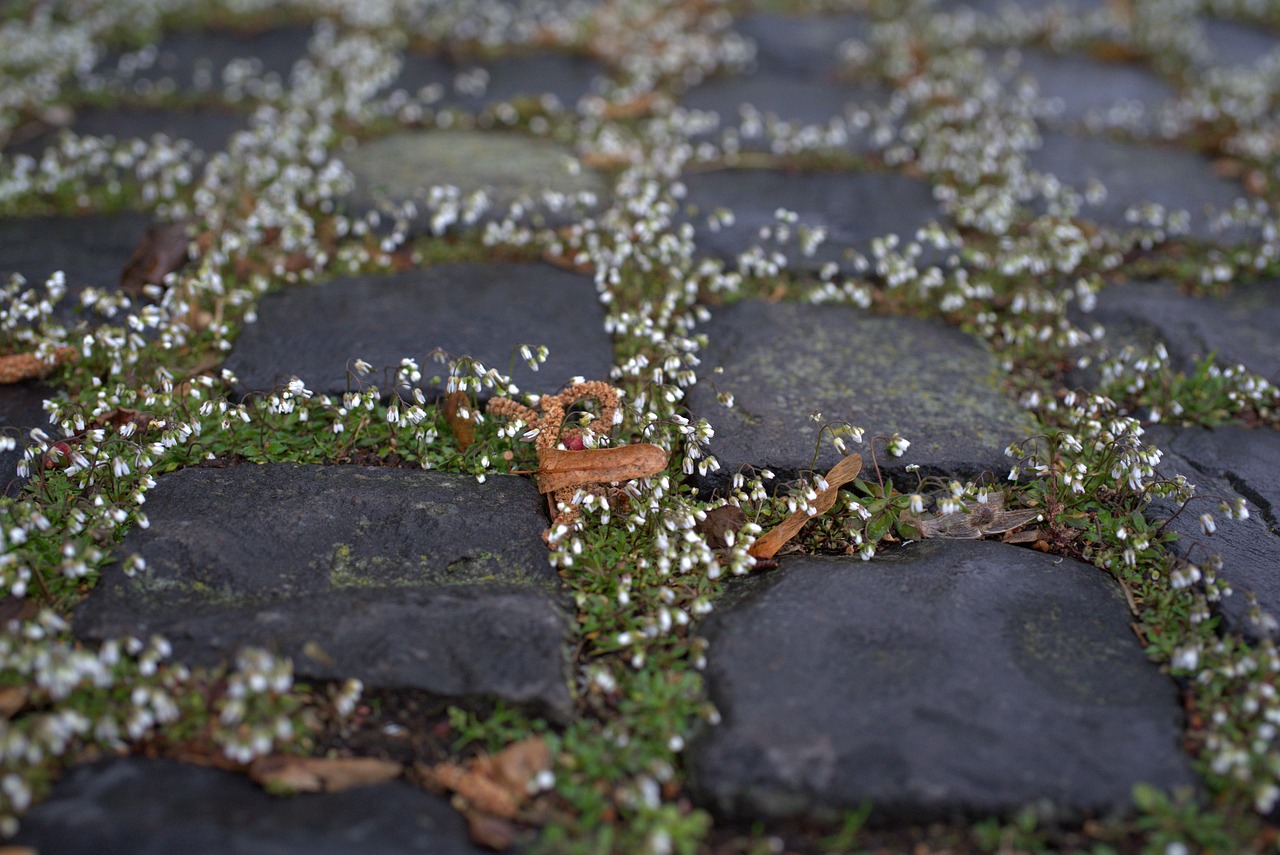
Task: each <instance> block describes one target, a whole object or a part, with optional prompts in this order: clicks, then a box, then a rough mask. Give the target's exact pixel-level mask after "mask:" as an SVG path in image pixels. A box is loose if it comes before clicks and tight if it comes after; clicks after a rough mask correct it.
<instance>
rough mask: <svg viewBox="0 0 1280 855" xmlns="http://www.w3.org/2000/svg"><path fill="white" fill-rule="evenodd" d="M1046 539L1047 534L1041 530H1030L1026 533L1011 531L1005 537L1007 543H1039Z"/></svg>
mask: <svg viewBox="0 0 1280 855" xmlns="http://www.w3.org/2000/svg"><path fill="white" fill-rule="evenodd" d="M1044 539H1045V533H1044V531H1043V530H1042V529H1039V528H1029V529H1026V530H1024V531H1010V532H1007V533H1006V534H1005V536H1004V542H1005V543H1037V542H1039V541H1042V540H1044Z"/></svg>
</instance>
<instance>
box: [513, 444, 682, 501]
mask: <svg viewBox="0 0 1280 855" xmlns="http://www.w3.org/2000/svg"><path fill="white" fill-rule="evenodd" d="M665 468H667V453H666V452H665V451H663V450H662V449H661V448H659V447H658V446H656V445H650V444H649V443H637V444H636V445H622V446H618V447H617V448H589V449H586V450H584V451H561V450H560V449H555V448H553V449H548V450H546V451H543V452H541V453H540V454H539V455H538V491H539V492H541V493H553V492H555V491H556V490H563V489H566V488H573V487H583V486H586V485H588V484H609V483H612V482H614V481H630V480H631V479H632V478H647V477H648V476H650V475H656V474H658V473H659V472H661V471H662V470H663V469H665Z"/></svg>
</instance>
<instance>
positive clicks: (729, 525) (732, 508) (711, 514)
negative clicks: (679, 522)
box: [693, 505, 747, 549]
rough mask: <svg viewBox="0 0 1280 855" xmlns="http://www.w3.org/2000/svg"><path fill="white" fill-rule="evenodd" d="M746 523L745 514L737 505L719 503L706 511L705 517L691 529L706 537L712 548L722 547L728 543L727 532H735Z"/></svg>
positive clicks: (708, 544)
mask: <svg viewBox="0 0 1280 855" xmlns="http://www.w3.org/2000/svg"><path fill="white" fill-rule="evenodd" d="M746 524H747V515H746V514H745V513H743V511H742V508H740V507H738V506H737V505H721V506H720V507H718V508H712V509H711V510H709V511H707V516H706V519H703V520H700V521H699V522H698V523H697V524H696V525H694V527H693V530H694V531H696V532H698V534H701V535H702V536H703V537H705V538H706V539H707V546H710V547H711V548H712V549H724V548H725V547H727V546H728V545H729V539H728V536H727V535H728V534H729V532H733V533H735V534H737V532H738V531H739V530H740V529H741V528H742V527H743V526H744V525H746Z"/></svg>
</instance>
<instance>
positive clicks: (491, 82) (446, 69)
mask: <svg viewBox="0 0 1280 855" xmlns="http://www.w3.org/2000/svg"><path fill="white" fill-rule="evenodd" d="M607 75H608V69H607V68H605V67H604V66H603V65H601V64H600V63H599V62H597V61H596V60H594V59H591V58H589V57H584V56H574V55H571V54H562V53H534V54H527V55H524V56H509V57H502V58H500V59H495V60H492V61H489V62H485V63H471V62H462V61H456V60H452V59H450V58H447V57H441V56H436V55H426V54H421V53H409V54H408V55H406V56H405V58H404V65H403V67H402V68H401V71H400V75H399V77H397V78H396V80H395V82H394V83H393V84H392V88H393V89H404V90H405V91H406V92H408V93H409V94H411V95H417V94H419V93H420V92H421V91H422V90H423V89H424V88H427V87H430V88H431V90H433V93H435V94H437V95H438V100H434V101H433V104H432V106H434V107H436V108H437V109H438V108H440V107H457V108H459V109H462V110H465V111H469V112H475V111H478V110H481V109H482V108H484V107H488V106H492V105H494V104H497V103H499V102H503V101H512V100H515V99H518V98H535V99H540V100H542V101H543V106H544V107H546V108H549V109H552V110H563V109H568V110H572V109H574V108H575V107H576V106H577V104H578V102H579V101H580V100H581V99H582V98H583V97H584V96H586V95H589V94H591V93H593V92H596V91H598V90H599V89H600V88H601V86H602V85H603V82H604V80H605V79H606V77H607Z"/></svg>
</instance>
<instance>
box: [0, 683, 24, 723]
mask: <svg viewBox="0 0 1280 855" xmlns="http://www.w3.org/2000/svg"><path fill="white" fill-rule="evenodd" d="M29 697H31V690H30V689H28V688H27V687H26V686H0V718H4V719H9V718H13V717H14V716H15V715H17V714H18V713H19V712H21V711H22V708H23V707H25V706H26V705H27V698H29Z"/></svg>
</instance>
